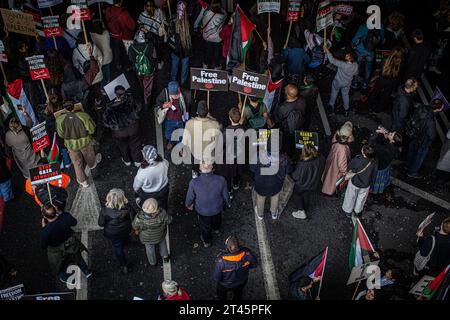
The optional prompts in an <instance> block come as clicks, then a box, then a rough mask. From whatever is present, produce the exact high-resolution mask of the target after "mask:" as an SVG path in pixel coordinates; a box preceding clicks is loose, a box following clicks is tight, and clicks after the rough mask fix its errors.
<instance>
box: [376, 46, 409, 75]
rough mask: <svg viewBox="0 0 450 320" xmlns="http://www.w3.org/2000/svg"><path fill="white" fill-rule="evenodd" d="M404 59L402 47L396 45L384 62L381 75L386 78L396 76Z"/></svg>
mask: <svg viewBox="0 0 450 320" xmlns="http://www.w3.org/2000/svg"><path fill="white" fill-rule="evenodd" d="M403 60H404V53H403V49H402V48H400V47H396V48H394V49H393V50H392V52H391V54H390V55H389V56H388V57H387V59H386V61H385V62H384V65H383V69H382V72H381V74H382V76H383V77H386V78H396V77H398V75H399V73H400V68H401V66H402V63H403Z"/></svg>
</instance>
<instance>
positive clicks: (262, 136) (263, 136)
mask: <svg viewBox="0 0 450 320" xmlns="http://www.w3.org/2000/svg"><path fill="white" fill-rule="evenodd" d="M271 135H272V130H267V129H261V130H258V138H257V139H256V142H253V143H252V145H254V146H264V145H266V144H267V141H269V138H270V136H271Z"/></svg>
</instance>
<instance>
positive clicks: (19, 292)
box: [0, 284, 23, 300]
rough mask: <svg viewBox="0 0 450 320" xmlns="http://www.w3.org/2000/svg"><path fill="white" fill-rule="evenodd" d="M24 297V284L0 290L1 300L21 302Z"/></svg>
mask: <svg viewBox="0 0 450 320" xmlns="http://www.w3.org/2000/svg"><path fill="white" fill-rule="evenodd" d="M22 297H23V284H19V285H17V286H14V287H10V288H6V289H3V290H0V300H20V298H22Z"/></svg>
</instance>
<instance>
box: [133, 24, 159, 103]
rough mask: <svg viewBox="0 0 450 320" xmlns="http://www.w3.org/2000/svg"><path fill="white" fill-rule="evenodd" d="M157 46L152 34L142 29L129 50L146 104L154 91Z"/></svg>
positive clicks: (137, 33)
mask: <svg viewBox="0 0 450 320" xmlns="http://www.w3.org/2000/svg"><path fill="white" fill-rule="evenodd" d="M155 56H156V53H155V44H154V40H153V36H152V34H151V33H150V32H149V31H148V30H147V29H145V28H143V27H141V28H140V29H139V30H138V31H137V32H136V35H135V37H134V41H133V44H132V45H131V46H130V48H129V49H128V58H129V59H130V62H131V65H132V66H133V69H134V72H136V76H137V77H138V79H139V82H140V84H141V87H142V90H144V102H145V105H147V104H148V103H149V102H150V96H151V94H152V89H153V78H154V71H155V66H156V58H154V57H155Z"/></svg>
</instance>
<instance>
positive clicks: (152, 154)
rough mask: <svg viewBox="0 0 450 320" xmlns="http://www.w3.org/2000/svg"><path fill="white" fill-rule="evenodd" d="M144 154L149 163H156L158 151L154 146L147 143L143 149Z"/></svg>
mask: <svg viewBox="0 0 450 320" xmlns="http://www.w3.org/2000/svg"><path fill="white" fill-rule="evenodd" d="M142 156H143V157H144V160H145V161H147V162H148V163H149V164H154V162H155V160H156V158H157V157H158V152H157V151H156V148H155V147H154V146H151V145H146V146H144V148H143V149H142Z"/></svg>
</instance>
